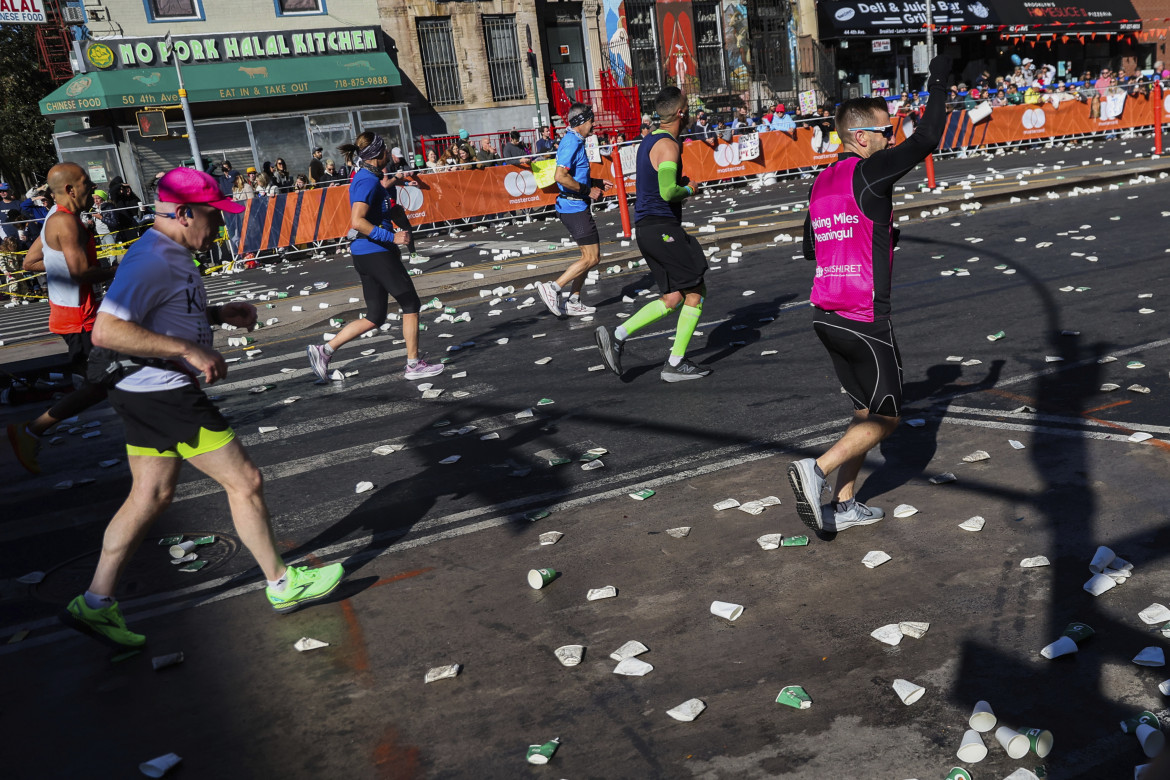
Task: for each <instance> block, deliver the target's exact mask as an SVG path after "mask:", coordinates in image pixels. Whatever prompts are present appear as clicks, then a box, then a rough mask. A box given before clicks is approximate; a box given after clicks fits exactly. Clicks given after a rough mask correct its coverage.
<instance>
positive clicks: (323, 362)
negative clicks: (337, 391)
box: [308, 344, 331, 382]
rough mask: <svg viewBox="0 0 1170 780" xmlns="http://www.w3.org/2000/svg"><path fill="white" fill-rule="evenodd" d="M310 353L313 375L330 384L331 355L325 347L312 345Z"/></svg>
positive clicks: (309, 349)
mask: <svg viewBox="0 0 1170 780" xmlns="http://www.w3.org/2000/svg"><path fill="white" fill-rule="evenodd" d="M308 352H309V365H310V366H311V367H312V369H313V373H314V374H316V375H317V378H318V379H320V380H321V381H322V382H328V381H329V358H330V357H331V355H329V354H328V353H326V352H325V347H324V345H322V344H310V345H309V348H308Z"/></svg>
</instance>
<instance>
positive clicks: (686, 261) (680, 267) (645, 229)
mask: <svg viewBox="0 0 1170 780" xmlns="http://www.w3.org/2000/svg"><path fill="white" fill-rule="evenodd" d="M637 236H638V249H639V250H641V252H642V256H643V257H645V258H646V264H647V265H649V266H650V272H651V273H653V274H654V282H655V283H656V284H657V285H658V290H659V292H661V293H662V294H663V295H665V294H666V293H672V292H679V291H681V290H690V289H694V288H695V287H699V286H701V285H702V284H703V274H705V273H707V257H706V255H704V254H703V249H702V247H700V246H699V242H698V241H696V240H695V238H694V237H693V236H691V235H688V234H687V231H685V230H683V226H682V225H680V224H679V223H678V222H675V221H674V220H672V219H666V218H665V217H646V218H645V219H640V220H638V223H637Z"/></svg>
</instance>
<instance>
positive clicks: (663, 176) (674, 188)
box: [658, 160, 695, 203]
mask: <svg viewBox="0 0 1170 780" xmlns="http://www.w3.org/2000/svg"><path fill="white" fill-rule="evenodd" d="M658 194H659V195H661V196H662V199H663V200H664V201H666V202H667V203H674V202H675V201H678V200H682V199H683V198H689V197H690V196H691V195H694V194H695V191H694V190H692V189H691V188H690V187H680V186H679V184H678V163H676V162H674V161H673V160H667V161H665V162H660V163H658Z"/></svg>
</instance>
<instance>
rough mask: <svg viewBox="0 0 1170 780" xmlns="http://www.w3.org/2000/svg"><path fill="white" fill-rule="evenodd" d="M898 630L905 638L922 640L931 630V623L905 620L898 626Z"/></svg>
mask: <svg viewBox="0 0 1170 780" xmlns="http://www.w3.org/2000/svg"><path fill="white" fill-rule="evenodd" d="M898 629H899V630H900V631H901V632H902V634H903V635H904V636H908V637H911V638H912V639H921V638H922V637H924V636H926V632H927V631H929V630H930V623H924V622H921V621H918V620H903V621H902V622H901V623H899V624H898Z"/></svg>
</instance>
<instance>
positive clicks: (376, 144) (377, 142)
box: [357, 133, 386, 161]
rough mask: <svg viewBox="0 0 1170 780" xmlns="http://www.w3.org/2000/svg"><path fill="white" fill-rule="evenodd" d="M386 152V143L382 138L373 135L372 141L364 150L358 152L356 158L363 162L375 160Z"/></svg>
mask: <svg viewBox="0 0 1170 780" xmlns="http://www.w3.org/2000/svg"><path fill="white" fill-rule="evenodd" d="M385 151H386V142H385V141H383V140H382V136H380V135H378V134H376V133H375V134H374V140H373V141H371V142H370V145H369V146H367V147H366V148H365V149H359V150H358V153H357V155H358V158H359V159H361V160H365V161H370V160H377V159H378V158H379V157H381V156H382V154H383V153H384V152H385Z"/></svg>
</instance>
